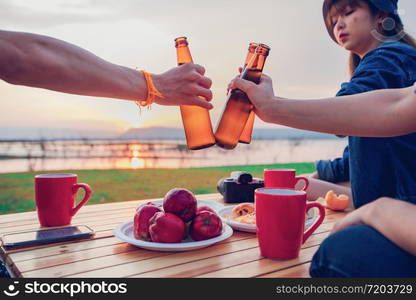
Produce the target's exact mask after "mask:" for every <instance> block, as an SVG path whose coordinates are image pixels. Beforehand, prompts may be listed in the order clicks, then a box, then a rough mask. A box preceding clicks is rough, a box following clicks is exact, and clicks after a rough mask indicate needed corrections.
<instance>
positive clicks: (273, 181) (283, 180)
mask: <svg viewBox="0 0 416 300" xmlns="http://www.w3.org/2000/svg"><path fill="white" fill-rule="evenodd" d="M300 180H303V181H304V182H305V186H304V187H303V188H302V191H306V189H307V188H308V186H309V180H308V178H306V177H302V176H297V177H296V170H295V169H264V187H266V188H283V189H294V188H295V186H296V184H297V183H298V181H300Z"/></svg>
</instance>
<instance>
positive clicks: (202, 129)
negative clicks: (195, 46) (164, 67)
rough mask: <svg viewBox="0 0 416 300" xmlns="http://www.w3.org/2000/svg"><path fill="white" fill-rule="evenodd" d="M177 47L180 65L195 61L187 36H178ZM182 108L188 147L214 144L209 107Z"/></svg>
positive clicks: (201, 147)
mask: <svg viewBox="0 0 416 300" xmlns="http://www.w3.org/2000/svg"><path fill="white" fill-rule="evenodd" d="M175 47H176V55H177V61H178V65H179V66H180V65H182V64H185V63H191V62H193V61H192V56H191V52H190V51H189V48H188V41H187V39H186V37H178V38H176V39H175ZM180 110H181V116H182V123H183V128H184V130H185V136H186V143H187V146H188V148H189V149H191V150H198V149H204V148H208V147H210V146H212V145H214V144H215V137H214V133H213V130H212V125H211V119H210V116H209V111H208V109H206V108H202V107H199V106H193V105H181V106H180Z"/></svg>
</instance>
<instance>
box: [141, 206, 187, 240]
mask: <svg viewBox="0 0 416 300" xmlns="http://www.w3.org/2000/svg"><path fill="white" fill-rule="evenodd" d="M149 233H150V236H151V238H152V242H156V243H180V242H181V241H182V240H183V239H184V237H185V233H186V226H185V223H184V222H183V221H182V219H181V218H179V217H178V216H176V215H174V214H172V213H168V212H158V213H156V214H155V215H154V216H153V217H152V218H151V219H150V226H149Z"/></svg>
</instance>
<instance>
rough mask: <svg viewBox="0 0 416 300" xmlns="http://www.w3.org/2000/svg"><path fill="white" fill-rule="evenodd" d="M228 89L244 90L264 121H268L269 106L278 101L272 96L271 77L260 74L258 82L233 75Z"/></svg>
mask: <svg viewBox="0 0 416 300" xmlns="http://www.w3.org/2000/svg"><path fill="white" fill-rule="evenodd" d="M228 87H229V89H236V88H237V89H240V90H242V91H243V92H245V93H246V94H247V96H248V98H249V99H250V102H251V103H252V104H253V105H254V111H255V112H256V114H257V115H258V116H259V118H260V119H262V120H263V121H265V122H269V121H270V120H269V119H270V116H269V113H270V112H271V106H272V105H275V104H276V103H278V101H276V100H277V98H276V97H275V96H274V91H273V82H272V79H271V78H270V77H269V76H267V75H265V74H262V75H261V78H260V83H259V84H255V83H254V82H251V81H248V80H245V79H242V78H240V76H237V77H235V78H234V79H233V80H232V81H231V82H230V84H229V86H228Z"/></svg>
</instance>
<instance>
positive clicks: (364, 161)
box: [316, 42, 416, 207]
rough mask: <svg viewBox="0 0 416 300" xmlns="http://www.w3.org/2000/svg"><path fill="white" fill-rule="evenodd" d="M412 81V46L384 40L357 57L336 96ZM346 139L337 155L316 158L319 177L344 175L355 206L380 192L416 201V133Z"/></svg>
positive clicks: (415, 65) (415, 76) (415, 73)
mask: <svg viewBox="0 0 416 300" xmlns="http://www.w3.org/2000/svg"><path fill="white" fill-rule="evenodd" d="M415 81H416V49H415V48H413V47H411V46H408V45H406V44H404V43H402V42H386V43H382V44H381V45H380V46H379V47H377V48H376V49H374V50H372V51H370V52H368V53H367V54H366V55H365V56H364V57H363V59H362V60H361V62H360V64H359V65H358V67H357V69H356V70H355V72H354V74H353V76H352V78H351V81H350V82H346V83H343V84H342V85H341V90H340V91H339V92H338V93H337V96H345V95H354V94H359V93H364V92H368V91H371V90H377V89H387V88H404V87H408V86H411V85H412V84H413V83H414V82H415ZM380 126H383V124H380ZM348 144H349V145H348V147H347V148H346V149H345V151H344V155H343V157H342V158H339V159H336V160H333V161H318V162H317V164H316V167H317V171H318V174H319V178H321V179H323V180H327V181H331V182H339V181H347V180H348V179H349V180H350V181H351V187H352V194H353V200H354V204H355V206H356V207H359V206H361V205H364V204H366V203H368V202H371V201H373V200H375V199H377V198H379V197H382V196H389V197H394V198H398V199H402V200H406V201H410V202H414V203H416V133H414V134H409V135H405V136H399V137H393V138H369V137H349V138H348ZM347 165H348V166H349V167H346V166H347Z"/></svg>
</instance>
